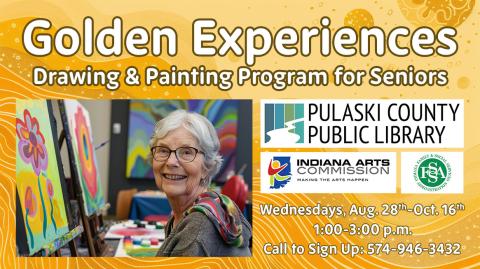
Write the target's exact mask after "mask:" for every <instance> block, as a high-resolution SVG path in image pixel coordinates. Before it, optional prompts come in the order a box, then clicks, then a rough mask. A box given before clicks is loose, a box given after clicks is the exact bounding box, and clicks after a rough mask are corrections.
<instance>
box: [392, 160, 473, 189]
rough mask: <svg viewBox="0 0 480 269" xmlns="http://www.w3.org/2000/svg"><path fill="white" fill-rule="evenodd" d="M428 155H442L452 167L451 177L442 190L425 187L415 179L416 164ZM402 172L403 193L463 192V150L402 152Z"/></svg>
mask: <svg viewBox="0 0 480 269" xmlns="http://www.w3.org/2000/svg"><path fill="white" fill-rule="evenodd" d="M426 155H428V156H435V155H440V156H442V157H443V158H445V160H446V161H447V162H448V163H449V165H450V167H451V178H450V180H449V181H448V183H447V184H446V185H445V186H444V187H443V188H442V189H440V190H436V191H432V190H427V189H424V188H422V187H421V186H419V184H418V183H417V181H416V180H415V176H414V173H416V171H415V165H416V164H417V163H418V160H420V159H421V158H422V157H424V156H426ZM401 172H402V176H401V179H402V183H401V187H402V189H401V192H402V193H428V194H440V193H463V180H464V179H463V152H402V153H401Z"/></svg>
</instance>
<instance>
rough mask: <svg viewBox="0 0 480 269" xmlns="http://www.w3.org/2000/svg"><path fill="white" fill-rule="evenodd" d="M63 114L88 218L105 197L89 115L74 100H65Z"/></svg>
mask: <svg viewBox="0 0 480 269" xmlns="http://www.w3.org/2000/svg"><path fill="white" fill-rule="evenodd" d="M64 106H65V114H66V118H67V123H68V126H67V127H68V128H66V129H68V131H69V133H70V137H71V143H69V147H71V149H70V150H71V152H72V153H73V162H74V164H75V169H74V170H75V171H72V173H76V175H75V176H76V177H77V178H78V179H79V180H80V186H81V188H82V194H83V200H84V201H85V203H84V207H85V212H86V213H87V215H88V216H90V215H92V214H93V213H95V212H97V211H98V209H100V208H102V207H103V206H104V205H105V197H104V194H103V191H102V188H101V181H100V173H99V171H98V166H97V159H96V156H95V147H94V144H93V137H92V128H91V125H90V114H89V113H88V111H87V110H86V109H85V108H84V107H83V106H82V105H81V104H80V103H79V102H78V101H76V100H65V101H64Z"/></svg>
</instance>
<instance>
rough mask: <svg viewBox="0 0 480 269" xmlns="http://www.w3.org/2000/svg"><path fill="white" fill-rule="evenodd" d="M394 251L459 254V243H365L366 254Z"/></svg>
mask: <svg viewBox="0 0 480 269" xmlns="http://www.w3.org/2000/svg"><path fill="white" fill-rule="evenodd" d="M391 252H396V253H398V254H399V255H403V254H410V255H421V254H424V253H428V254H429V255H435V254H441V255H460V254H461V244H460V243H429V244H428V245H423V244H421V243H398V244H396V245H390V244H388V243H369V244H367V254H369V255H378V254H381V253H385V254H387V255H388V254H390V253H391Z"/></svg>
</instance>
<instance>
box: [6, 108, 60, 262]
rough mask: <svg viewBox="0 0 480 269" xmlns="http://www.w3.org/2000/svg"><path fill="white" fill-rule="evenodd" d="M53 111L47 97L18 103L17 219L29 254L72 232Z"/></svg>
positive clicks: (16, 123) (18, 230)
mask: <svg viewBox="0 0 480 269" xmlns="http://www.w3.org/2000/svg"><path fill="white" fill-rule="evenodd" d="M50 111H51V110H49V107H48V104H47V101H45V100H20V99H18V100H17V102H16V122H15V132H16V149H17V152H16V167H17V168H16V187H17V195H18V201H19V205H20V207H19V208H17V212H19V213H20V214H21V216H17V217H18V218H17V220H19V222H23V226H24V227H21V226H20V229H17V232H21V231H24V233H25V235H26V239H27V240H26V242H27V244H28V255H33V254H35V253H36V252H38V251H40V250H41V249H42V247H44V246H45V245H47V244H49V243H51V242H53V241H54V240H56V239H58V238H60V237H62V236H63V235H65V234H66V233H68V232H69V227H68V218H67V213H66V208H65V202H64V196H63V190H62V185H61V178H62V175H61V174H60V172H59V162H58V159H57V158H58V156H57V152H56V150H55V144H54V143H56V140H54V136H53V132H52V126H51V119H50ZM20 220H21V221H20ZM17 225H21V224H20V223H18V224H17Z"/></svg>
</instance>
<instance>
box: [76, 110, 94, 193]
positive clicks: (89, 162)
mask: <svg viewBox="0 0 480 269" xmlns="http://www.w3.org/2000/svg"><path fill="white" fill-rule="evenodd" d="M75 122H76V126H75V136H76V138H77V150H78V159H79V162H80V167H81V168H82V169H81V174H82V175H83V178H84V179H85V183H86V184H87V189H88V192H89V193H90V196H91V197H96V196H97V167H96V164H95V159H94V155H93V154H94V152H93V145H92V141H91V134H90V128H89V127H88V125H87V119H86V118H85V115H84V114H83V110H82V108H81V107H80V106H79V107H77V111H76V112H75Z"/></svg>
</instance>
